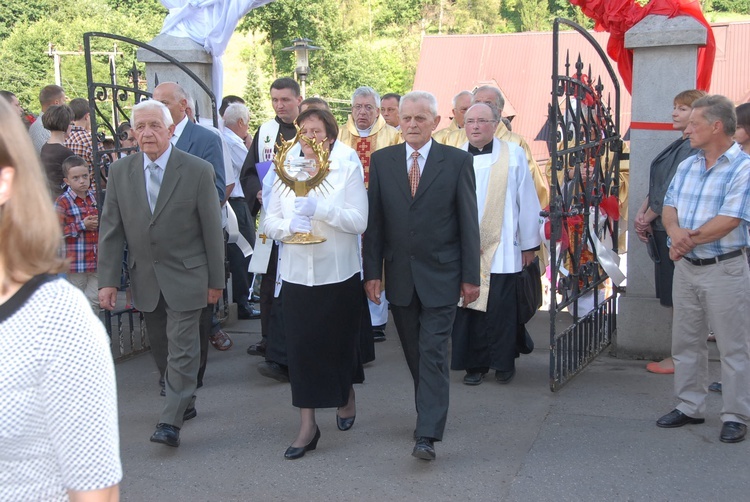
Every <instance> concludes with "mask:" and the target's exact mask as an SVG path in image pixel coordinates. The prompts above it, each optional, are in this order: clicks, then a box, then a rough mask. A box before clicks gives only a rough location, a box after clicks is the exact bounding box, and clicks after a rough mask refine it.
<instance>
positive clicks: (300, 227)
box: [289, 215, 312, 234]
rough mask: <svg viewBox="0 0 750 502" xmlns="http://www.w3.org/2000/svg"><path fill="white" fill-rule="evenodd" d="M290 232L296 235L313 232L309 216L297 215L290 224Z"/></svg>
mask: <svg viewBox="0 0 750 502" xmlns="http://www.w3.org/2000/svg"><path fill="white" fill-rule="evenodd" d="M289 230H291V231H292V232H294V233H295V234H297V233H300V234H307V233H310V232H311V231H312V223H310V217H309V216H302V215H295V216H294V217H292V221H291V223H289Z"/></svg>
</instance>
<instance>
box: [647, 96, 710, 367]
mask: <svg viewBox="0 0 750 502" xmlns="http://www.w3.org/2000/svg"><path fill="white" fill-rule="evenodd" d="M705 95H706V92H704V91H698V90H695V89H692V90H689V91H682V92H681V93H679V94H678V95H677V96H675V98H674V106H673V108H672V128H674V129H675V130H677V131H680V132H681V133H682V137H680V138H679V139H677V140H675V141H674V142H673V143H672V144H670V145H669V146H668V147H667V148H665V149H664V150H663V151H662V152H661V153H660V154H659V155H657V156H656V158H655V159H654V160H653V161H652V162H651V174H650V180H649V193H648V195H647V196H646V200H645V201H643V204H642V205H641V208H640V209H639V210H638V213H637V214H636V217H635V231H636V233H637V234H638V238H639V239H640V240H641V241H643V242H645V243H646V244H647V245H648V246H652V248H653V249H652V250H651V252H652V254H654V256H656V257H658V258H654V280H655V284H656V297H657V298H658V299H659V302H660V303H661V304H662V305H663V306H665V307H669V308H670V310H671V308H672V277H673V275H674V262H673V261H672V260H670V259H669V248H668V247H667V231H666V230H665V228H664V225H663V224H662V222H661V211H662V206H663V204H664V196H665V195H666V194H667V189H668V188H669V183H670V182H671V181H672V178H674V174H675V173H676V172H677V166H678V165H680V162H682V161H683V160H685V159H686V158H688V157H690V156H691V155H695V154H696V153H698V152H697V150H694V149H693V148H691V146H690V139H689V138H688V136H687V135H686V134H685V129H686V128H687V125H688V119H689V118H690V112H691V111H692V110H693V102H694V101H695V100H696V99H698V98H702V97H703V96H705ZM649 241H651V242H649ZM670 315H671V313H670ZM646 369H647V370H648V371H650V372H651V373H660V374H672V373H674V363H673V362H672V358H671V357H668V358H666V359H664V360H662V361H659V362H656V361H654V362H650V363H649V364H647V365H646Z"/></svg>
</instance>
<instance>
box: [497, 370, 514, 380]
mask: <svg viewBox="0 0 750 502" xmlns="http://www.w3.org/2000/svg"><path fill="white" fill-rule="evenodd" d="M514 376H516V370H515V369H512V370H510V371H495V380H497V381H498V382H500V383H502V384H506V383H510V382H511V381H513V377H514Z"/></svg>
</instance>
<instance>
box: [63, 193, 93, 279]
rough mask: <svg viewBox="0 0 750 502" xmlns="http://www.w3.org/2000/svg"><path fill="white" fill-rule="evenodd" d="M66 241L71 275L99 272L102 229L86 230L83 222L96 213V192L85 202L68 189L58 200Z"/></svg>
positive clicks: (66, 253) (88, 195)
mask: <svg viewBox="0 0 750 502" xmlns="http://www.w3.org/2000/svg"><path fill="white" fill-rule="evenodd" d="M55 209H57V214H58V215H59V216H60V222H61V223H62V226H63V237H64V238H65V256H66V258H68V259H69V260H70V272H71V273H73V272H96V258H97V256H96V255H97V242H98V240H99V230H98V229H97V230H86V226H85V225H84V224H83V219H84V218H85V217H86V216H89V215H94V214H97V211H96V197H94V191H93V190H89V191H88V193H87V194H86V198H85V199H82V198H80V197H79V196H78V195H76V193H75V192H74V191H73V190H71V189H70V187H68V189H67V190H65V192H63V194H62V195H61V196H59V197H58V198H57V200H56V201H55Z"/></svg>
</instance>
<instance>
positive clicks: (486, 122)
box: [464, 103, 500, 148]
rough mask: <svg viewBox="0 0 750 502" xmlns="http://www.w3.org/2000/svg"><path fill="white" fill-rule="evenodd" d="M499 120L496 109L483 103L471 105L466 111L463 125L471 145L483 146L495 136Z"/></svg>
mask: <svg viewBox="0 0 750 502" xmlns="http://www.w3.org/2000/svg"><path fill="white" fill-rule="evenodd" d="M499 120H500V114H499V113H498V112H497V110H496V109H495V108H494V107H492V106H489V105H487V104H485V103H477V104H475V105H472V106H471V108H469V109H468V110H467V111H466V115H465V120H464V127H465V128H466V137H467V138H468V140H469V143H470V144H471V146H473V147H475V148H484V147H485V146H486V145H487V144H489V143H490V142H491V141H492V139H493V138H494V137H495V129H496V128H497V123H498V121H499Z"/></svg>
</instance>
